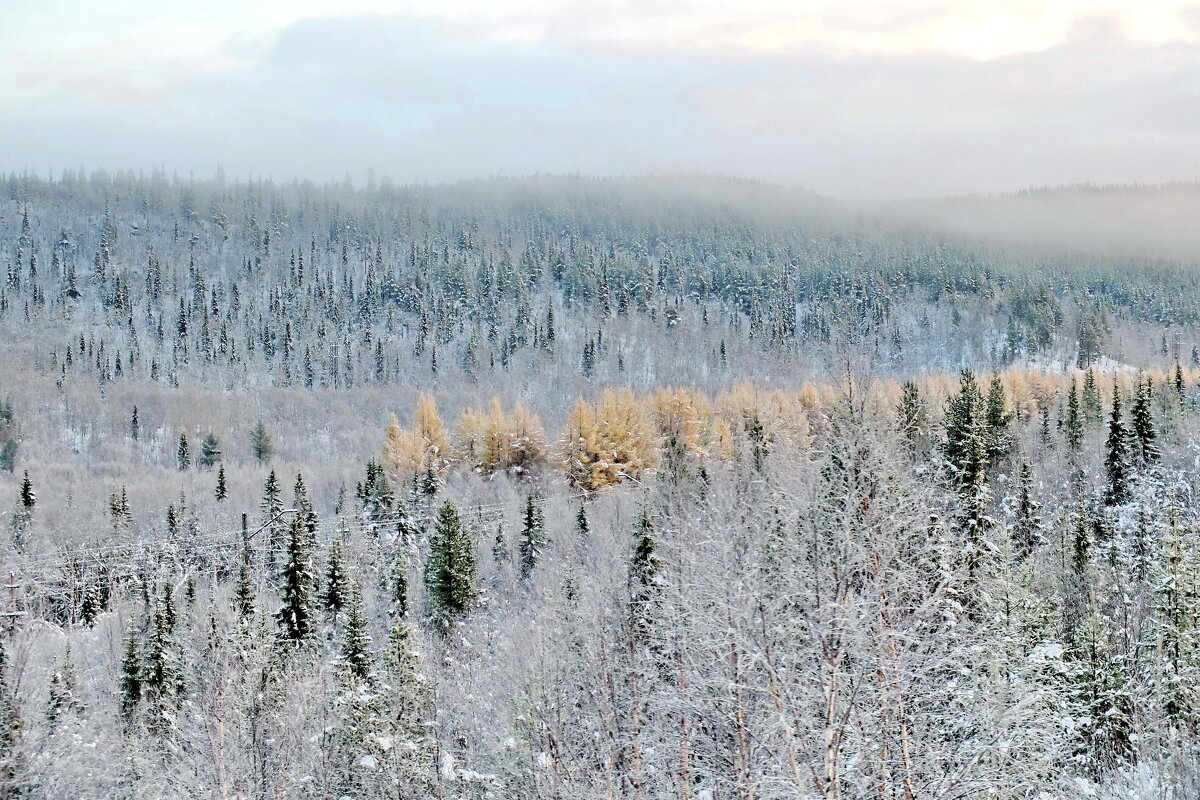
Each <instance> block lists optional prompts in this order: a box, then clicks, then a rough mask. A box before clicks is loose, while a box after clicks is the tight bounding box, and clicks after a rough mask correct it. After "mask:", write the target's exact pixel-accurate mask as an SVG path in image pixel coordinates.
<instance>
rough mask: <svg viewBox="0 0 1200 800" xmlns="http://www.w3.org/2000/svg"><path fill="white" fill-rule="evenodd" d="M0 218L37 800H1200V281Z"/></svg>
mask: <svg viewBox="0 0 1200 800" xmlns="http://www.w3.org/2000/svg"><path fill="white" fill-rule="evenodd" d="M4 183H5V185H4V187H3V190H4V193H3V196H2V197H0V269H2V270H3V275H2V276H0V336H2V337H3V339H2V342H3V344H2V345H0V525H2V528H0V554H2V563H0V568H3V569H4V571H5V572H6V573H7V575H8V581H7V586H6V588H5V590H4V592H3V595H2V596H0V601H2V602H3V605H4V608H3V613H4V614H5V617H4V628H5V630H4V631H3V632H0V644H2V645H3V647H2V653H3V658H2V659H0V795H3V796H5V797H24V796H30V797H80V798H86V797H95V798H108V797H131V798H132V797H228V798H268V797H270V798H275V797H279V798H285V797H286V798H293V797H295V798H303V797H312V798H342V797H351V798H375V797H380V798H383V797H389V798H426V797H439V798H545V799H546V800H549V799H550V798H554V799H555V800H558V799H566V798H646V799H647V800H649V799H650V798H667V797H671V798H692V799H694V800H723V799H725V798H737V799H738V800H752V799H754V800H768V799H769V798H795V797H803V798H809V797H811V798H847V799H849V798H866V797H872V798H897V799H903V800H915V799H916V798H967V797H972V798H975V797H979V798H983V797H987V798H1058V797H1062V798H1073V797H1112V798H1116V797H1123V798H1124V797H1135V798H1136V797H1145V798H1150V797H1155V798H1157V797H1173V798H1191V797H1195V796H1197V794H1200V763H1197V756H1196V753H1197V747H1198V746H1200V541H1198V537H1197V534H1198V532H1200V515H1198V512H1197V504H1196V494H1197V492H1198V491H1200V474H1198V464H1200V452H1198V450H1197V437H1196V434H1195V431H1196V430H1197V422H1198V421H1200V334H1198V333H1197V328H1196V325H1197V323H1198V322H1200V265H1198V264H1197V263H1195V262H1194V261H1192V260H1190V256H1189V255H1188V254H1187V253H1186V252H1184V250H1185V249H1186V248H1184V249H1172V248H1170V247H1164V248H1162V249H1154V248H1146V249H1144V250H1141V251H1139V250H1138V249H1137V248H1135V247H1128V246H1125V245H1127V244H1128V242H1130V241H1136V237H1134V238H1133V239H1130V238H1121V237H1116V239H1119V240H1120V241H1121V242H1122V243H1124V244H1123V245H1122V246H1121V247H1119V248H1118V247H1110V246H1108V245H1105V246H1098V247H1095V248H1092V247H1090V246H1089V242H1088V237H1086V236H1083V235H1079V234H1078V231H1079V230H1083V228H1080V227H1079V226H1078V225H1076V226H1075V227H1073V228H1071V230H1072V231H1075V232H1076V233H1072V234H1071V235H1070V236H1053V237H1051V236H1045V237H1041V238H1039V237H1032V238H1030V239H1028V240H1015V239H1014V238H1013V237H1011V236H1008V235H998V234H996V230H995V228H994V226H990V227H989V226H986V225H985V226H981V225H976V224H974V223H972V224H969V225H968V224H964V223H963V222H962V219H961V218H955V219H952V220H950V221H948V222H946V224H945V225H940V223H939V222H938V220H939V219H940V218H939V217H936V216H934V217H931V216H929V213H932V212H929V211H928V209H924V210H922V211H921V214H920V215H919V219H918V218H916V217H914V216H913V215H912V214H910V213H908V212H905V213H899V212H894V210H893V212H889V211H887V210H878V209H876V210H872V211H865V210H860V209H856V208H851V207H848V206H840V205H837V204H834V203H832V202H831V201H827V200H824V199H823V198H820V197H817V196H815V195H811V194H808V193H801V192H797V191H793V190H788V189H783V188H779V187H774V186H769V185H764V184H756V183H749V182H742V181H734V180H720V179H706V178H678V179H666V178H659V179H607V180H599V179H586V178H579V177H561V178H559V177H537V178H530V179H522V180H516V179H511V180H510V179H494V180H487V181H477V182H469V183H461V184H453V185H436V186H424V185H414V186H398V185H394V184H392V183H390V182H388V181H378V182H376V181H371V182H369V183H368V184H367V185H366V186H364V187H357V188H356V187H355V186H353V185H352V184H351V183H350V182H349V180H347V181H346V182H345V183H343V184H339V185H315V184H311V183H300V182H290V183H284V182H272V181H269V180H259V179H255V180H251V181H246V180H232V179H227V178H225V177H223V176H221V175H220V174H218V175H217V176H216V177H215V178H212V179H205V180H194V179H190V178H189V179H182V178H179V177H177V176H170V177H169V176H167V175H164V174H160V173H153V174H150V175H143V174H126V173H116V174H106V173H103V172H96V173H91V174H84V173H83V172H82V170H81V171H78V172H73V171H67V172H62V173H60V174H59V175H57V176H55V177H53V178H51V179H47V178H39V177H35V176H30V175H11V176H7V177H6V178H5V179H4ZM1130 192H1132V193H1134V194H1136V193H1137V190H1130ZM1012 202H1014V203H1016V201H1015V200H1014V201H1012ZM1022 208H1023V207H1022ZM1043 210H1044V209H1043ZM1021 213H1022V214H1024V213H1025V212H1024V211H1022V212H1021ZM1072 224H1074V223H1072ZM1039 225H1040V226H1042V227H1041V228H1039V230H1045V229H1049V228H1050V227H1052V226H1051V225H1050V223H1049V222H1047V220H1045V219H1042V218H1040V217H1039ZM1018 238H1019V237H1018ZM1173 241H1175V240H1173ZM1178 241H1181V242H1185V243H1186V241H1187V237H1186V236H1184V235H1182V234H1181V235H1180V237H1179V238H1178ZM1181 247H1182V246H1181ZM1139 252H1141V253H1144V255H1138V253H1139Z"/></svg>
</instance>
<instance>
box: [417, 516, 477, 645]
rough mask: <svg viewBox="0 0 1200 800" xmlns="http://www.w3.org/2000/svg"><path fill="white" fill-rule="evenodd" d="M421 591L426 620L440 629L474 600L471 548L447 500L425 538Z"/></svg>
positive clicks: (462, 613)
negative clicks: (425, 601)
mask: <svg viewBox="0 0 1200 800" xmlns="http://www.w3.org/2000/svg"><path fill="white" fill-rule="evenodd" d="M425 590H426V596H427V597H428V600H429V616H430V619H431V621H432V622H433V623H434V625H436V626H437V627H439V628H441V629H442V630H446V629H448V627H449V626H450V625H452V624H453V623H454V621H455V620H457V619H459V618H461V617H462V616H463V615H464V614H466V612H467V611H468V609H469V608H470V607H471V604H472V603H473V602H474V600H475V548H474V546H473V545H472V544H471V536H470V534H469V533H468V532H467V529H466V528H465V527H464V526H463V524H462V521H461V520H460V519H459V517H458V510H457V509H456V508H455V507H454V504H453V503H451V502H450V501H449V500H447V501H446V502H445V503H443V504H442V507H441V509H440V510H439V511H438V516H437V522H436V524H435V525H434V529H433V535H432V536H431V537H430V539H429V558H428V560H427V561H426V562H425Z"/></svg>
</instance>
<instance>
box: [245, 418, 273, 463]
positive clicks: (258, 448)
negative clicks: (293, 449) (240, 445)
mask: <svg viewBox="0 0 1200 800" xmlns="http://www.w3.org/2000/svg"><path fill="white" fill-rule="evenodd" d="M250 454H251V455H253V456H254V458H255V460H256V461H258V463H260V464H265V463H267V462H268V461H270V460H271V459H272V458H274V457H275V443H274V442H273V441H272V440H271V434H270V433H268V432H267V426H266V425H264V424H263V422H262V420H259V421H258V423H257V424H256V425H255V426H254V430H253V431H252V432H251V434H250Z"/></svg>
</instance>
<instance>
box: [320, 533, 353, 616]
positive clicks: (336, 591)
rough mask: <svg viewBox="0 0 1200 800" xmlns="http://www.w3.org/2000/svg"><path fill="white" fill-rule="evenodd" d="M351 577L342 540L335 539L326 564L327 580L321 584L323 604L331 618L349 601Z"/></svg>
mask: <svg viewBox="0 0 1200 800" xmlns="http://www.w3.org/2000/svg"><path fill="white" fill-rule="evenodd" d="M349 591H350V579H349V576H347V575H346V565H345V562H344V560H343V557H342V540H341V539H334V540H333V544H331V545H330V546H329V560H328V561H327V563H326V566H325V581H324V583H323V584H322V586H321V593H320V594H321V597H320V600H321V605H322V606H324V608H325V611H326V612H327V613H328V614H329V616H330V617H331V618H334V619H336V618H337V615H338V614H339V613H340V612H341V610H342V609H343V608H345V607H346V605H347V602H348V601H349Z"/></svg>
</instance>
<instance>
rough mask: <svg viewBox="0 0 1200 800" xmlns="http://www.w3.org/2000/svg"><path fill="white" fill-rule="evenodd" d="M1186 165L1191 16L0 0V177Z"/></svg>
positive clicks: (1108, 173)
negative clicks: (29, 173) (66, 172)
mask: <svg viewBox="0 0 1200 800" xmlns="http://www.w3.org/2000/svg"><path fill="white" fill-rule="evenodd" d="M218 164H220V165H223V167H224V168H225V171H226V172H227V173H228V174H236V175H246V174H249V173H250V172H253V173H254V174H257V175H262V174H271V175H274V176H275V177H291V176H293V175H296V176H302V177H311V178H316V179H324V178H329V177H335V178H340V177H341V176H342V175H343V174H344V173H346V172H350V173H352V174H354V175H356V176H359V177H361V176H362V175H364V174H365V172H366V170H367V169H368V168H374V169H375V171H376V172H377V173H378V174H387V175H390V176H392V177H393V178H394V179H396V180H398V181H410V180H445V179H457V178H464V177H474V176H481V175H489V174H525V173H531V172H583V173H593V174H614V173H646V172H713V173H723V174H736V175H743V176H748V177H756V178H763V179H767V180H771V181H777V182H782V183H788V184H797V185H802V186H806V187H810V188H813V189H815V190H817V191H820V192H824V193H827V194H832V195H837V196H845V197H883V198H891V197H905V196H925V195H936V194H944V193H957V192H968V191H1006V190H1013V189H1020V188H1023V187H1026V186H1030V185H1041V184H1053V183H1067V182H1076V181H1094V182H1102V183H1106V182H1137V181H1145V182H1153V181H1165V180H1176V179H1194V178H1197V177H1200V5H1192V4H1188V3H1179V2H1162V1H1160V0H1143V1H1142V2H1135V1H1133V0H1121V1H1120V2H1107V3H1105V2H1088V1H1086V0H1052V1H1051V2H1046V0H1041V2H1027V1H1026V0H1017V1H1015V2H1013V1H1011V0H992V1H991V2H988V1H987V0H959V1H958V2H955V0H900V1H895V0H894V1H893V2H853V1H850V2H846V1H845V0H798V1H797V2H783V0H775V1H770V0H751V1H749V2H741V3H730V2H716V1H715V0H675V1H674V2H659V1H658V0H608V1H607V2H594V1H593V2H584V1H583V0H575V1H574V2H571V1H569V0H568V1H566V2H563V1H560V2H551V0H491V1H490V2H486V1H485V0H439V1H437V2H433V1H431V0H414V1H413V2H383V0H343V1H342V2H326V1H325V0H238V1H236V2H235V1H234V0H207V2H204V3H199V2H187V3H180V2H165V3H164V2H154V1H153V0H107V2H103V3H97V2H90V1H85V0H38V2H17V0H0V169H3V170H6V171H7V170H24V169H32V170H37V171H38V172H41V173H43V174H44V173H45V172H46V171H47V170H49V169H61V168H63V167H76V166H80V165H83V166H85V167H88V168H94V167H105V168H110V169H112V168H124V167H133V168H140V169H148V168H150V167H152V166H155V165H162V166H165V167H166V168H167V169H168V170H172V171H176V170H177V171H180V172H185V173H186V172H187V171H190V170H194V171H195V172H196V173H197V174H203V175H208V174H210V173H211V172H212V171H213V169H214V168H215V167H216V166H217V165H218Z"/></svg>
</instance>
